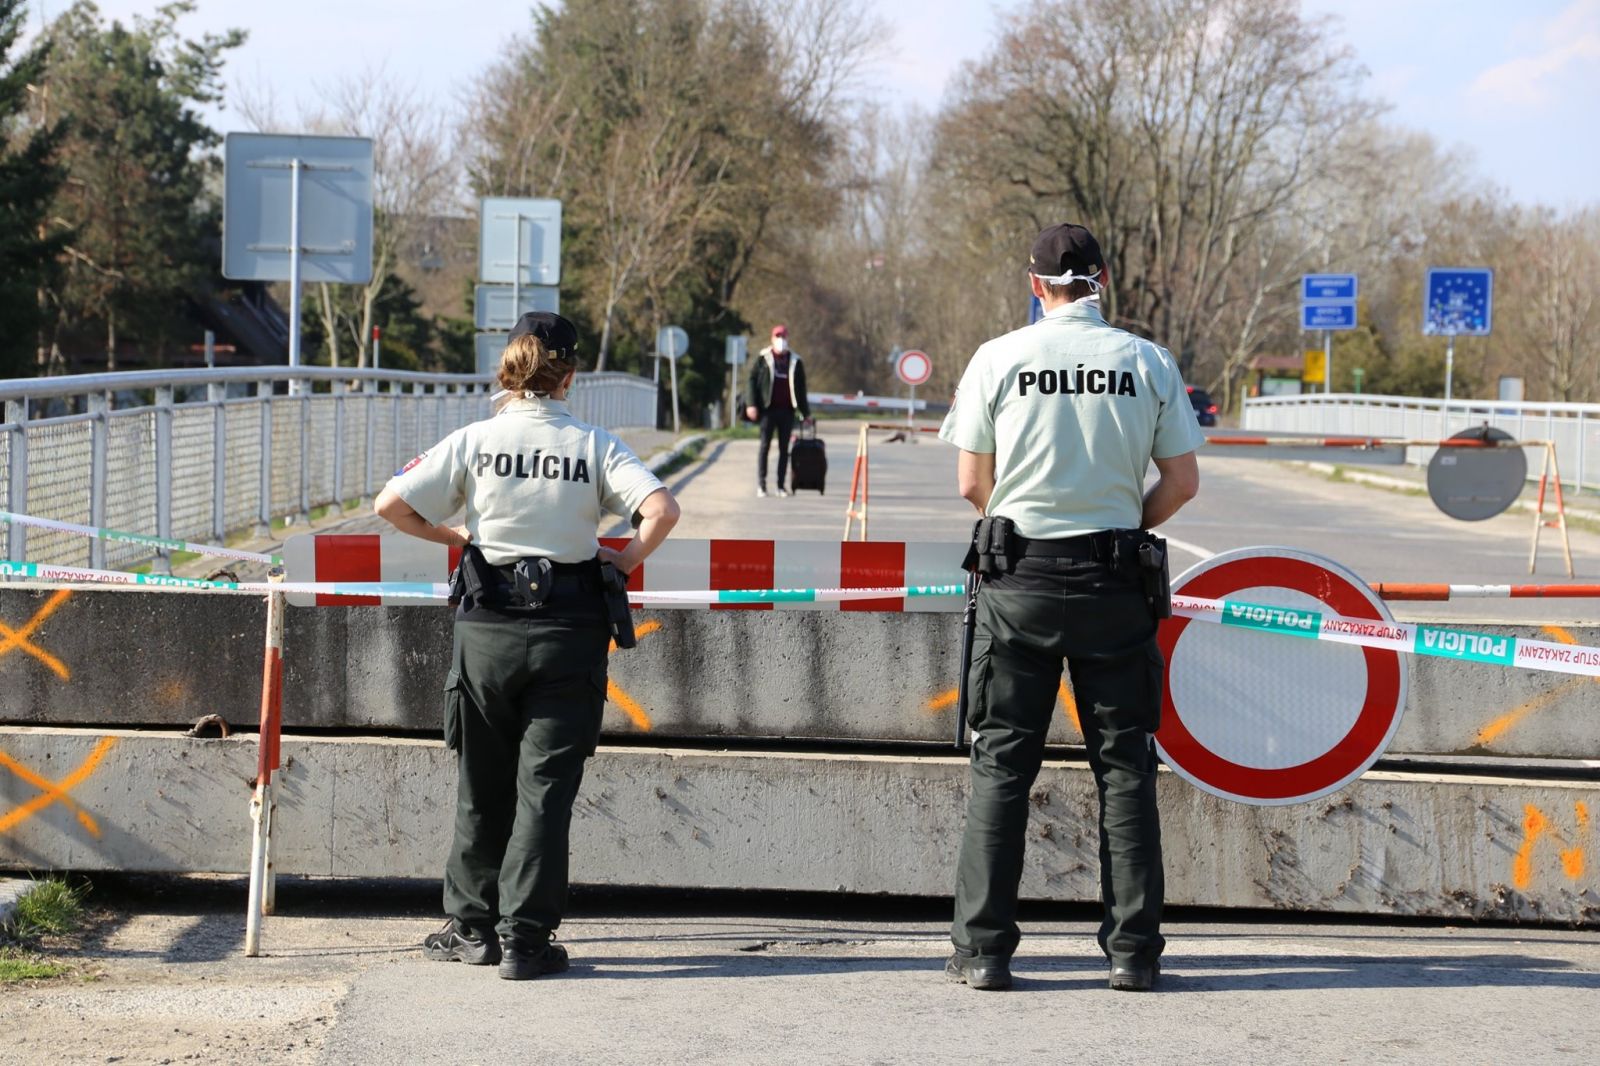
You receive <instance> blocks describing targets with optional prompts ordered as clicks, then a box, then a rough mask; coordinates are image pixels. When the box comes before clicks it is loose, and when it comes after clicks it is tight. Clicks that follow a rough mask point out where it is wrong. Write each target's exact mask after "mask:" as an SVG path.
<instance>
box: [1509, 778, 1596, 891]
mask: <svg viewBox="0 0 1600 1066" xmlns="http://www.w3.org/2000/svg"><path fill="white" fill-rule="evenodd" d="M1572 817H1573V821H1574V823H1575V824H1576V825H1577V831H1576V832H1575V833H1574V834H1572V835H1571V836H1570V837H1569V836H1567V835H1565V834H1563V833H1562V832H1561V831H1560V830H1559V829H1557V828H1556V827H1555V826H1554V825H1553V824H1552V822H1551V819H1550V816H1549V815H1547V814H1545V813H1544V812H1543V811H1541V810H1540V809H1539V808H1537V807H1535V806H1534V805H1533V804H1531V803H1529V804H1526V805H1525V806H1524V807H1523V808H1522V845H1521V846H1520V847H1519V848H1517V853H1516V855H1515V856H1514V857H1513V858H1512V860H1511V884H1512V885H1513V886H1515V887H1516V888H1517V889H1519V890H1521V891H1527V889H1528V887H1529V886H1530V885H1532V884H1533V873H1534V871H1533V859H1534V851H1535V849H1536V848H1537V847H1538V844H1539V841H1540V840H1541V839H1542V838H1544V837H1550V838H1551V839H1553V840H1554V841H1555V842H1556V844H1557V847H1558V855H1559V857H1560V859H1561V872H1562V874H1564V875H1565V876H1566V878H1567V880H1568V881H1574V882H1576V881H1578V880H1580V879H1581V878H1582V877H1583V871H1584V859H1585V856H1584V845H1585V844H1586V843H1587V841H1588V837H1589V805H1588V804H1586V803H1584V802H1583V801H1581V800H1580V801H1578V802H1577V803H1575V804H1573V805H1572ZM1561 845H1567V846H1565V847H1563V846H1561Z"/></svg>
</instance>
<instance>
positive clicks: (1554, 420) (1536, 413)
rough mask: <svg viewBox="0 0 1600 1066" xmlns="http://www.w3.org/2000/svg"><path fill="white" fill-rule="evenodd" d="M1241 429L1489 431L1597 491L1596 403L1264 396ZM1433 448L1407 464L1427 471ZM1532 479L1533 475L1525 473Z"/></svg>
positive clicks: (1411, 436) (1599, 432)
mask: <svg viewBox="0 0 1600 1066" xmlns="http://www.w3.org/2000/svg"><path fill="white" fill-rule="evenodd" d="M1240 423H1241V425H1242V426H1243V428H1245V429H1249V430H1256V431H1269V432H1279V433H1314V434H1318V435H1322V436H1354V437H1394V438H1398V439H1402V440H1419V439H1433V440H1443V439H1445V438H1446V437H1449V436H1450V435H1452V434H1454V433H1458V432H1460V431H1461V430H1463V429H1470V428H1472V427H1474V426H1481V425H1483V424H1484V423H1488V424H1489V425H1491V426H1494V427H1495V428H1497V429H1501V430H1504V431H1505V432H1507V433H1509V434H1511V436H1512V437H1514V438H1515V439H1517V440H1548V441H1552V442H1554V443H1555V446H1556V456H1557V458H1558V459H1559V461H1560V464H1561V477H1562V480H1563V481H1566V482H1567V483H1569V484H1572V485H1574V486H1578V487H1582V488H1589V489H1600V403H1510V402H1506V401H1501V400H1451V401H1450V402H1449V403H1446V402H1445V401H1443V400H1429V399H1422V398H1419V397H1414V396H1373V395H1366V394H1350V393H1332V394H1315V395H1306V396H1263V397H1260V398H1258V399H1246V400H1245V401H1244V414H1243V417H1242V418H1241V419H1240ZM1435 450H1436V449H1433V448H1409V449H1407V450H1406V461H1407V462H1408V463H1418V464H1420V463H1426V462H1428V460H1430V459H1432V458H1433V453H1434V451H1435ZM1530 476H1532V477H1537V476H1538V474H1537V471H1532V472H1530Z"/></svg>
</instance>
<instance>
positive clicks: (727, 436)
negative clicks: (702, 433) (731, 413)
mask: <svg viewBox="0 0 1600 1066" xmlns="http://www.w3.org/2000/svg"><path fill="white" fill-rule="evenodd" d="M706 436H707V437H710V438H711V439H712V440H759V439H760V437H761V427H760V426H757V425H753V424H751V423H749V422H740V423H739V424H738V425H735V426H729V427H727V428H726V429H713V430H709V431H707V433H706Z"/></svg>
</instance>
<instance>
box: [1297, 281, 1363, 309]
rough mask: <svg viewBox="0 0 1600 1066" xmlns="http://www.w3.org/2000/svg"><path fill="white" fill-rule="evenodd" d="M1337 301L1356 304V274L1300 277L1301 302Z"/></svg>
mask: <svg viewBox="0 0 1600 1066" xmlns="http://www.w3.org/2000/svg"><path fill="white" fill-rule="evenodd" d="M1325 300H1327V301H1336V302H1339V303H1349V304H1353V303H1355V302H1356V276H1355V275H1354V274H1302V275H1301V276H1300V302H1301V303H1308V304H1310V303H1319V302H1322V301H1325Z"/></svg>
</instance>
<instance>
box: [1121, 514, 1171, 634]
mask: <svg viewBox="0 0 1600 1066" xmlns="http://www.w3.org/2000/svg"><path fill="white" fill-rule="evenodd" d="M1112 565H1113V566H1114V567H1115V568H1116V569H1117V570H1118V571H1119V572H1121V573H1123V574H1126V575H1127V576H1128V577H1130V578H1133V579H1135V580H1137V581H1138V582H1139V585H1140V587H1141V588H1142V589H1143V590H1144V600H1145V603H1146V604H1148V605H1149V607H1150V617H1151V618H1153V619H1155V620H1156V621H1158V622H1159V621H1161V619H1163V618H1171V617H1172V579H1171V576H1170V574H1169V572H1168V570H1167V542H1166V541H1165V540H1163V539H1162V538H1161V537H1158V536H1156V535H1155V534H1154V533H1150V532H1147V531H1145V530H1142V529H1127V530H1119V531H1118V532H1117V536H1116V539H1115V540H1114V541H1113V542H1112Z"/></svg>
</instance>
